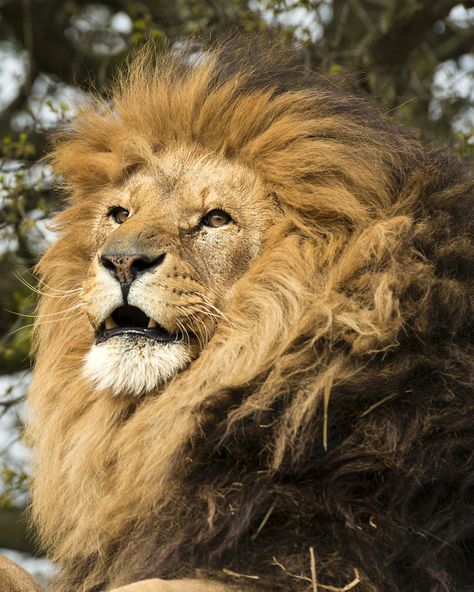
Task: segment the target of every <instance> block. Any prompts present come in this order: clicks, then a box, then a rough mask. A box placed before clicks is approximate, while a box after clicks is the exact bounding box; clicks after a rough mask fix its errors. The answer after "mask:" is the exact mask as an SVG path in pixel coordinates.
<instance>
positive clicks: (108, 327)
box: [96, 305, 194, 343]
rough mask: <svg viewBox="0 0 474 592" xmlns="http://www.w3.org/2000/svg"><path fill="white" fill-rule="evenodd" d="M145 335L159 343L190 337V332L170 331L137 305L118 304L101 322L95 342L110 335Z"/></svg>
mask: <svg viewBox="0 0 474 592" xmlns="http://www.w3.org/2000/svg"><path fill="white" fill-rule="evenodd" d="M118 335H123V336H127V337H146V338H148V339H153V340H154V341H158V342H160V343H170V342H175V341H182V340H183V339H184V338H185V337H187V339H188V340H189V339H191V338H192V337H194V336H193V335H192V334H190V333H189V334H187V335H186V336H185V335H184V334H183V333H170V332H169V331H167V330H166V329H165V328H164V327H163V326H161V325H160V324H159V323H157V322H156V321H155V320H154V319H152V318H150V317H149V316H148V315H146V314H145V313H144V312H143V311H142V310H141V309H140V308H138V307H137V306H129V305H126V306H120V307H119V308H116V309H115V310H114V311H113V313H112V314H111V315H110V316H109V317H108V318H107V319H106V320H105V321H104V323H102V325H101V326H100V327H99V330H98V331H97V333H96V343H103V342H104V341H107V340H108V339H111V338H112V337H116V336H118Z"/></svg>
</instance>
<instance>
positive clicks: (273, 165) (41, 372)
mask: <svg viewBox="0 0 474 592" xmlns="http://www.w3.org/2000/svg"><path fill="white" fill-rule="evenodd" d="M186 52H187V50H186V49H184V50H182V51H174V52H170V53H168V54H167V55H166V56H165V57H164V58H160V59H159V60H158V62H157V63H153V64H151V63H150V59H149V57H146V58H141V59H140V58H139V59H137V60H136V61H135V62H134V64H133V65H132V67H131V69H130V71H129V72H128V74H127V75H126V76H124V77H123V78H122V79H121V80H119V81H118V82H117V84H116V86H115V89H114V91H113V92H112V95H111V98H110V101H104V102H100V101H99V102H94V103H93V104H91V105H89V106H88V107H86V108H85V109H83V110H82V111H81V112H80V113H79V115H78V117H77V119H76V121H75V122H74V123H73V126H72V128H71V129H68V130H65V131H64V132H63V133H62V134H60V135H59V137H58V140H57V143H56V145H55V147H54V150H53V153H52V161H53V165H54V168H55V171H56V173H57V174H58V175H60V176H61V178H62V179H63V182H64V185H65V187H66V189H67V190H68V192H69V197H68V200H69V201H68V207H67V208H66V209H65V210H64V211H63V212H62V213H61V214H59V216H58V217H57V219H56V226H57V230H58V233H59V238H58V240H57V242H56V243H55V244H54V245H53V246H52V247H51V248H50V249H49V250H48V252H47V253H46V255H45V256H44V257H43V259H42V261H41V262H40V264H39V271H40V273H41V275H42V279H43V284H41V285H42V289H43V291H44V292H45V295H44V296H43V297H42V300H41V303H40V307H39V316H38V323H37V329H36V356H37V357H36V369H35V374H34V380H33V385H32V388H31V394H30V406H31V411H30V413H31V419H30V428H29V431H30V436H31V439H32V441H33V443H34V446H35V478H34V483H33V488H32V499H33V503H32V512H33V517H34V520H35V522H36V524H37V526H38V531H39V534H40V537H41V540H42V542H43V544H44V545H45V546H46V547H48V548H49V549H50V553H51V556H52V557H53V558H54V559H55V560H56V561H58V562H59V564H60V565H61V567H62V571H61V574H60V576H59V578H58V579H57V581H56V583H55V584H54V585H53V587H54V589H55V590H59V591H64V592H72V591H76V590H77V591H79V590H81V591H83V592H93V591H98V590H102V589H103V588H104V587H108V586H116V585H119V584H124V583H128V582H131V581H134V580H136V579H141V578H144V577H152V576H160V577H165V578H167V577H175V576H183V575H184V576H187V575H191V574H195V573H201V574H207V575H208V576H209V577H211V578H220V579H223V580H226V581H229V582H236V583H238V584H239V586H243V585H244V584H245V585H247V586H249V587H250V589H254V588H255V589H258V590H260V589H261V590H265V589H268V590H271V591H272V592H273V591H276V590H280V589H281V590H285V591H287V592H288V591H290V590H295V591H296V590H305V589H307V588H308V587H311V585H312V584H311V577H312V576H311V570H310V566H311V561H310V559H311V557H314V559H315V562H314V561H313V570H314V566H315V565H316V566H317V576H318V579H319V581H320V583H321V585H323V589H330V588H324V586H327V585H329V586H334V587H343V586H345V585H347V584H348V583H350V582H351V581H353V583H355V580H354V578H355V574H358V577H360V584H359V588H357V589H358V590H362V591H379V592H382V591H383V592H386V591H389V590H390V591H399V592H402V591H403V592H406V591H407V590H413V591H414V590H417V591H419V592H428V591H430V592H435V591H441V590H450V591H453V592H454V591H456V592H461V591H465V592H467V591H468V590H472V587H471V586H472V585H473V582H474V560H473V549H474V500H473V495H474V494H473V492H474V452H473V451H474V397H473V393H472V388H471V384H470V377H471V374H470V371H471V364H472V356H471V354H472V349H470V346H469V340H470V338H471V337H472V329H473V327H472V286H471V290H470V289H469V285H468V282H469V281H472V275H470V269H472V262H473V248H472V241H471V238H470V235H469V225H470V224H472V191H473V182H472V179H471V178H469V176H468V175H467V173H466V171H465V170H464V169H463V167H462V166H461V165H460V164H458V163H457V162H456V161H455V160H453V159H450V158H449V157H447V156H446V155H444V154H441V153H438V152H434V151H429V150H426V149H424V148H423V147H422V146H421V145H420V144H419V142H418V141H417V140H416V139H415V138H414V137H412V136H410V135H409V134H407V133H405V132H403V131H401V130H400V129H398V128H397V127H396V126H395V125H393V124H392V123H390V122H388V121H387V120H385V119H383V118H382V117H381V115H380V114H379V112H378V111H377V110H375V109H374V108H372V107H370V106H369V105H368V104H367V103H366V102H365V101H364V100H362V99H359V98H356V97H354V96H352V95H350V94H348V93H346V92H345V91H344V90H342V89H341V88H339V86H338V85H337V84H335V83H331V82H328V81H327V80H326V79H324V78H323V77H316V76H314V75H312V76H309V75H305V74H304V73H303V72H299V71H296V70H294V69H290V68H288V67H287V66H285V65H284V64H282V63H281V62H280V61H279V59H273V58H272V59H270V58H269V57H268V56H269V55H270V53H268V52H267V53H266V54H265V52H263V53H262V52H258V55H252V52H251V51H247V50H246V49H245V48H242V47H241V48H240V49H238V50H235V49H233V48H232V47H230V46H224V47H223V48H220V49H217V50H215V51H214V52H211V53H209V54H206V55H204V56H202V55H199V54H198V55H196V54H190V53H186ZM262 55H263V57H262ZM182 144H185V145H190V146H193V145H196V146H199V148H200V149H203V150H205V151H208V152H209V153H217V154H219V155H222V156H224V157H225V158H227V159H229V160H230V161H237V162H239V163H244V164H245V165H247V166H248V167H250V168H251V169H253V170H255V171H256V172H257V175H258V176H259V177H260V179H262V181H263V182H264V183H265V185H266V187H267V188H268V194H269V199H273V200H275V201H276V202H277V203H278V204H279V207H280V208H281V209H282V211H283V212H284V213H285V216H284V221H283V222H282V223H280V224H278V225H276V226H275V227H274V228H272V230H271V232H270V233H269V235H268V237H267V239H266V243H265V246H264V251H263V254H262V256H261V257H260V258H259V259H258V261H257V262H256V263H255V264H254V265H253V266H252V267H251V269H250V270H249V271H248V272H247V273H246V274H245V275H244V276H243V277H242V278H241V279H240V280H239V281H238V282H237V283H236V284H235V286H234V288H233V289H234V295H233V298H232V305H230V306H229V307H228V308H227V309H226V310H225V311H224V312H225V316H226V319H227V320H226V322H224V321H222V322H220V323H219V325H218V328H217V331H216V333H215V334H214V336H213V337H212V339H211V341H210V343H209V344H208V346H207V347H206V348H205V349H204V351H203V352H202V353H201V355H200V357H199V358H198V359H197V360H196V361H195V362H194V363H193V364H192V365H191V366H190V368H189V369H188V370H186V371H185V372H182V373H181V374H180V375H178V376H177V377H176V378H175V379H174V380H172V381H171V382H170V383H168V384H167V385H166V387H165V388H164V389H163V390H162V392H161V393H159V394H158V395H153V394H151V395H149V396H146V397H142V398H140V399H133V400H132V399H130V398H129V397H116V396H115V397H113V396H110V395H109V394H108V393H104V392H97V391H95V390H93V389H92V388H91V387H90V386H89V384H88V383H87V382H86V380H85V379H84V378H83V377H82V374H81V368H82V360H83V358H84V355H85V353H86V351H87V350H88V348H89V347H90V345H91V343H92V340H93V335H92V330H91V328H90V326H89V323H88V321H87V319H86V318H85V316H84V314H83V313H82V312H81V310H80V309H77V308H75V307H76V306H77V294H78V291H79V290H80V287H81V284H82V282H83V281H84V278H85V275H86V271H87V268H88V265H89V262H90V260H91V257H92V256H93V253H94V250H95V248H96V246H95V243H94V229H93V227H92V222H91V220H92V217H93V215H94V208H95V207H96V203H97V197H96V196H97V193H98V192H99V191H100V190H101V188H103V187H106V186H108V185H110V184H112V183H117V182H119V180H120V179H121V178H122V177H123V175H126V174H127V171H129V170H130V167H132V168H133V167H134V166H135V165H136V164H139V163H143V162H147V160H149V159H151V158H152V156H153V155H155V154H156V153H157V152H159V151H160V150H162V149H163V148H164V147H167V148H169V147H172V146H175V145H176V146H179V145H182ZM355 570H357V571H355ZM237 574H244V575H241V576H240V577H237ZM246 576H249V577H246ZM295 576H298V577H295ZM305 578H306V579H305Z"/></svg>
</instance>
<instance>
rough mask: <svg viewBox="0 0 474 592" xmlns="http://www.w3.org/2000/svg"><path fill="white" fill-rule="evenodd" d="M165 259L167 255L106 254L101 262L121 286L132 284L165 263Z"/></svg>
mask: <svg viewBox="0 0 474 592" xmlns="http://www.w3.org/2000/svg"><path fill="white" fill-rule="evenodd" d="M164 258H165V253H162V254H161V255H159V256H158V257H149V256H148V255H117V254H108V253H104V254H103V255H101V257H100V262H101V263H102V265H103V266H104V267H105V268H106V269H108V270H109V271H110V273H111V274H112V275H113V276H114V277H115V278H116V279H117V280H118V281H119V282H120V283H121V284H131V283H132V282H133V281H134V280H135V279H136V278H137V277H138V276H139V275H140V274H141V273H143V272H145V271H150V270H151V269H153V268H154V267H157V266H158V265H160V264H161V263H163V259H164Z"/></svg>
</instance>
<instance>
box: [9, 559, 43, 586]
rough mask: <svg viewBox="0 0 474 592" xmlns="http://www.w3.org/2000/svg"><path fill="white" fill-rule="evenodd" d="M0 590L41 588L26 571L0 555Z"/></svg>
mask: <svg viewBox="0 0 474 592" xmlns="http://www.w3.org/2000/svg"><path fill="white" fill-rule="evenodd" d="M0 592H41V588H40V586H39V584H38V583H37V582H35V580H34V579H33V577H32V576H31V575H30V574H29V573H28V572H27V571H25V570H24V569H23V568H22V567H20V566H19V565H17V564H16V563H14V562H13V561H10V559H7V558H6V557H2V556H1V555H0Z"/></svg>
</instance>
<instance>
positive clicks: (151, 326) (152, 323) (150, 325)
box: [148, 319, 158, 329]
mask: <svg viewBox="0 0 474 592" xmlns="http://www.w3.org/2000/svg"><path fill="white" fill-rule="evenodd" d="M155 327H158V323H157V322H156V321H155V320H154V319H150V320H149V321H148V329H154V328H155Z"/></svg>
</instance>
